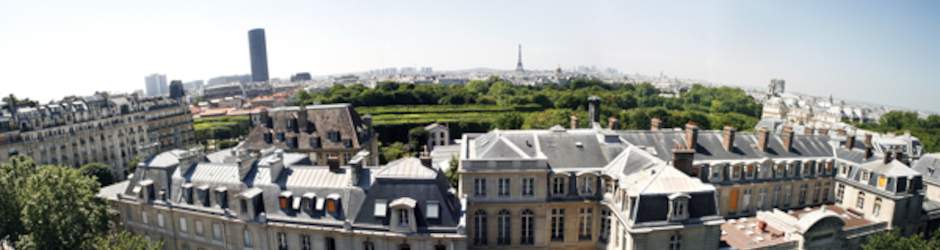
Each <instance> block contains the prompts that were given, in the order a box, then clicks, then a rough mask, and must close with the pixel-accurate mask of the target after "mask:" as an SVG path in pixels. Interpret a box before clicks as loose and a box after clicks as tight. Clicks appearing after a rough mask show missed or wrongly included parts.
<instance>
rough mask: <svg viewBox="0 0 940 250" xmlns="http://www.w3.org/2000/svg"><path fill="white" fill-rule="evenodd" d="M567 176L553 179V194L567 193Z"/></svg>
mask: <svg viewBox="0 0 940 250" xmlns="http://www.w3.org/2000/svg"><path fill="white" fill-rule="evenodd" d="M567 178H568V177H567V176H562V177H555V178H553V179H552V194H553V195H563V194H565V179H567Z"/></svg>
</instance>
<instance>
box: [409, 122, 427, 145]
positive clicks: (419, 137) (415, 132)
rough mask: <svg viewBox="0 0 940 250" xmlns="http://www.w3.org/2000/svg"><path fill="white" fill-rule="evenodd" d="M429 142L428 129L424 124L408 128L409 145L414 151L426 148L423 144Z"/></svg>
mask: <svg viewBox="0 0 940 250" xmlns="http://www.w3.org/2000/svg"><path fill="white" fill-rule="evenodd" d="M427 144H428V131H427V130H425V129H424V127H423V126H418V127H414V128H411V129H410V130H408V145H410V146H411V149H412V150H414V151H422V150H424V147H423V146H427Z"/></svg>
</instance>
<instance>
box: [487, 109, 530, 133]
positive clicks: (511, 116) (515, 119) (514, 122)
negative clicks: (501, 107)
mask: <svg viewBox="0 0 940 250" xmlns="http://www.w3.org/2000/svg"><path fill="white" fill-rule="evenodd" d="M523 123H525V119H523V118H522V115H520V114H519V113H518V112H509V113H504V114H502V115H500V116H499V117H497V118H496V124H494V125H496V127H497V128H499V129H519V128H522V124H523Z"/></svg>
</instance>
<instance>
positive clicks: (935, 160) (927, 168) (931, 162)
mask: <svg viewBox="0 0 940 250" xmlns="http://www.w3.org/2000/svg"><path fill="white" fill-rule="evenodd" d="M911 169H914V171H917V172H920V173H921V175H923V176H924V180H926V181H929V182H932V183H934V185H940V174H937V171H938V170H940V153H933V154H925V155H924V156H922V157H921V158H920V159H919V160H917V161H915V162H914V164H913V166H911Z"/></svg>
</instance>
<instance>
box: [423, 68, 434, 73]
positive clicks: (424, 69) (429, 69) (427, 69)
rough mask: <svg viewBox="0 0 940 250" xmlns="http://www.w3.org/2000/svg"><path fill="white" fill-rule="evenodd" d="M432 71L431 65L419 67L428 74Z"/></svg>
mask: <svg viewBox="0 0 940 250" xmlns="http://www.w3.org/2000/svg"><path fill="white" fill-rule="evenodd" d="M433 72H434V69H432V68H431V67H422V68H421V73H424V74H430V73H433Z"/></svg>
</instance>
